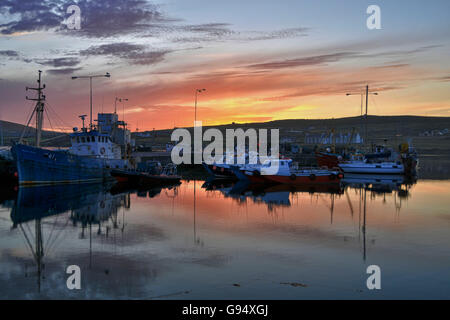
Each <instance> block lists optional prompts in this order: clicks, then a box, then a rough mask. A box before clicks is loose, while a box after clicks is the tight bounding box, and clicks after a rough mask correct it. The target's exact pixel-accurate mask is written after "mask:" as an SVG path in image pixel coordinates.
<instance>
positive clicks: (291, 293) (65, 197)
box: [0, 177, 450, 299]
mask: <svg viewBox="0 0 450 320" xmlns="http://www.w3.org/2000/svg"><path fill="white" fill-rule="evenodd" d="M364 183H365V184H364ZM449 189H450V180H419V181H417V182H416V183H414V182H409V183H408V184H401V181H396V182H392V181H383V183H380V182H377V181H361V180H358V177H356V178H355V179H354V180H353V181H348V184H347V186H345V187H343V188H328V189H323V190H317V189H316V190H310V189H304V190H296V191H293V190H288V189H280V188H271V189H265V190H263V189H261V188H253V187H252V186H250V187H249V186H242V185H234V186H233V185H229V184H223V185H221V184H205V182H204V181H183V183H182V184H181V185H180V186H178V187H176V188H166V189H152V190H149V191H141V192H136V191H126V190H112V191H111V192H110V191H108V188H107V187H105V186H94V185H81V186H66V187H45V188H42V187H40V188H28V189H20V190H19V192H18V195H17V199H12V200H5V201H3V202H2V204H1V210H0V239H1V241H0V298H2V299H15V298H20V299H21V298H25V299H35V298H63V299H65V298H77V299H99V298H101V299H103V298H145V299H152V298H153V299H197V298H202V299H216V298H218V299H241V298H243V299H245V298H249V299H250V298H252V299H266V298H267V299H312V298H327V299H335V298H357V299H358V298H364V299H366V298H368V299H379V298H446V299H448V298H450V268H449V267H450V257H449V253H450V232H449V231H450V212H449V211H450V210H449V207H450V197H449ZM5 197H6V198H7V195H5ZM364 207H365V209H364ZM40 248H41V249H40ZM372 264H375V265H378V266H380V268H381V275H382V280H381V283H382V284H381V285H382V289H381V290H373V291H370V290H368V289H367V287H366V279H367V277H368V275H367V274H366V268H367V266H369V265H372ZM69 265H78V266H80V268H81V278H82V280H81V285H82V288H81V290H78V291H77V290H74V291H70V290H68V289H67V287H66V279H67V276H68V275H67V274H66V273H65V270H66V268H67V266H69Z"/></svg>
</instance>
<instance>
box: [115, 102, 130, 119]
mask: <svg viewBox="0 0 450 320" xmlns="http://www.w3.org/2000/svg"><path fill="white" fill-rule="evenodd" d="M117 101H119V102H122V118H123V119H122V120H123V121H125V101H128V98H118V97H116V99H115V100H114V113H117Z"/></svg>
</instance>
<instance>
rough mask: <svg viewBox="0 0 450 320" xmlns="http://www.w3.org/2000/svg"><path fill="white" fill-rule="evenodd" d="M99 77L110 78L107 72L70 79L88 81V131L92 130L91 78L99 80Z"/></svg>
mask: <svg viewBox="0 0 450 320" xmlns="http://www.w3.org/2000/svg"><path fill="white" fill-rule="evenodd" d="M101 77H105V78H110V77H111V75H110V74H109V72H107V73H105V74H100V75H89V76H74V77H72V80H75V79H89V88H90V118H89V129H91V130H92V79H93V78H101Z"/></svg>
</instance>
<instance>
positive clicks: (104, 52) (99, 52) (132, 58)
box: [80, 42, 171, 65]
mask: <svg viewBox="0 0 450 320" xmlns="http://www.w3.org/2000/svg"><path fill="white" fill-rule="evenodd" d="M169 52H171V51H170V50H158V51H149V50H147V47H146V46H144V45H141V44H133V43H128V42H117V43H110V44H103V45H99V46H92V47H89V48H88V49H85V50H82V51H80V54H81V55H82V56H114V57H118V58H121V59H126V60H128V61H129V62H130V63H132V64H140V65H150V64H155V63H158V62H160V61H162V60H163V59H164V56H165V55H166V54H168V53H169Z"/></svg>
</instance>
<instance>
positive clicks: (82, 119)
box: [78, 114, 87, 132]
mask: <svg viewBox="0 0 450 320" xmlns="http://www.w3.org/2000/svg"><path fill="white" fill-rule="evenodd" d="M86 117H87V115H86V114H82V115H81V116H78V118H80V119H81V121H83V132H84V131H86V128H85V126H84V119H86Z"/></svg>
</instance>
